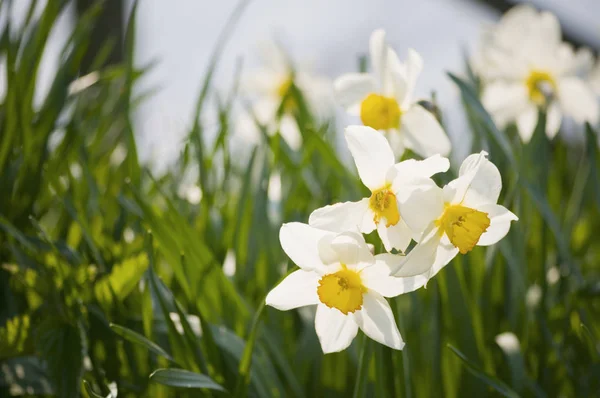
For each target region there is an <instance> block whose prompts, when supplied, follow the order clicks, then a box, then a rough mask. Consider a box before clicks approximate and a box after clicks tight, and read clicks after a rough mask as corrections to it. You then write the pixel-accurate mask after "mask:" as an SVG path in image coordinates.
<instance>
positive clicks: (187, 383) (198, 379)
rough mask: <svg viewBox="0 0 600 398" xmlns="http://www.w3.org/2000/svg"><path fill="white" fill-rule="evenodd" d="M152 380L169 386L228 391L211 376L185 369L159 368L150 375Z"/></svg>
mask: <svg viewBox="0 0 600 398" xmlns="http://www.w3.org/2000/svg"><path fill="white" fill-rule="evenodd" d="M150 380H152V381H154V382H156V383H160V384H164V385H165V386H169V387H180V388H206V389H209V390H216V391H222V392H227V390H226V389H225V388H223V387H222V386H221V385H219V384H217V383H216V382H215V381H214V380H213V379H211V378H210V377H208V376H206V375H203V374H200V373H194V372H190V371H189V370H184V369H157V370H155V371H154V372H153V373H152V374H151V375H150Z"/></svg>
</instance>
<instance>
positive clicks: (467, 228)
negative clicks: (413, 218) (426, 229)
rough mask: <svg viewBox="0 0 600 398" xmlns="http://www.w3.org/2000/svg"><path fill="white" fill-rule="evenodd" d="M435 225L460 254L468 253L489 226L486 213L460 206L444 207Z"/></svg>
mask: <svg viewBox="0 0 600 398" xmlns="http://www.w3.org/2000/svg"><path fill="white" fill-rule="evenodd" d="M436 224H437V225H438V226H439V227H440V231H442V232H445V233H446V235H448V239H450V242H452V244H453V245H454V246H456V247H457V248H458V250H459V251H460V252H461V253H462V254H466V253H468V252H470V251H471V250H472V249H473V247H475V245H476V244H477V242H479V238H480V237H481V235H482V234H483V233H484V232H485V231H487V229H488V227H489V226H490V218H489V217H488V215H487V213H484V212H482V211H479V210H475V209H471V208H468V207H464V206H461V205H450V206H447V207H446V210H445V211H444V214H443V215H442V217H440V218H439V219H438V220H437V221H436Z"/></svg>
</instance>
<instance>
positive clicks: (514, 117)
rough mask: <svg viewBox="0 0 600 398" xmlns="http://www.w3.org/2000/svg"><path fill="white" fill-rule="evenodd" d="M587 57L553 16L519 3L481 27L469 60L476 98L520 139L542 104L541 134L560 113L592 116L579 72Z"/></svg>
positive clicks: (586, 68) (594, 107)
mask: <svg viewBox="0 0 600 398" xmlns="http://www.w3.org/2000/svg"><path fill="white" fill-rule="evenodd" d="M592 63H593V57H592V54H591V52H590V51H589V50H588V49H580V50H578V51H574V50H573V48H572V47H571V46H570V45H568V44H567V43H564V42H563V41H562V33H561V28H560V24H559V21H558V19H557V18H556V17H555V16H554V15H553V14H551V13H549V12H538V11H537V10H535V9H534V8H532V7H531V6H528V5H519V6H516V7H514V8H513V9H511V10H510V11H509V12H507V13H506V14H505V15H504V16H503V17H502V19H501V20H500V22H499V23H498V24H497V25H496V26H495V27H493V28H491V29H490V30H489V31H487V32H486V34H485V35H484V38H483V40H482V44H481V49H480V52H479V53H478V54H477V55H476V56H475V58H474V60H473V66H474V69H475V70H476V72H477V73H478V74H479V75H480V76H481V78H482V83H483V85H484V89H483V94H482V101H483V104H484V106H485V107H486V108H487V109H488V111H489V112H490V113H491V115H492V117H493V118H494V119H495V121H496V123H497V124H498V125H499V126H500V127H501V128H503V127H505V126H506V125H507V124H509V123H513V122H514V123H516V125H517V128H518V130H519V134H520V135H521V138H522V140H523V141H524V142H528V141H529V140H530V139H531V136H532V135H533V132H534V130H535V126H536V124H537V120H538V112H539V109H540V108H546V109H547V121H546V134H547V136H548V137H549V138H552V137H554V136H555V135H556V133H557V132H558V130H559V128H560V125H561V122H562V118H563V116H567V117H570V118H572V119H573V120H574V121H575V122H576V123H578V124H582V123H584V122H590V123H592V124H594V123H596V122H597V121H598V118H599V116H600V113H599V104H598V101H597V99H596V98H595V96H594V94H593V92H592V90H591V89H590V87H589V85H588V84H586V82H585V81H584V79H583V78H582V76H585V75H587V74H589V72H590V70H591V67H592Z"/></svg>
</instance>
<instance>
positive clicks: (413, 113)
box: [334, 30, 450, 157]
mask: <svg viewBox="0 0 600 398" xmlns="http://www.w3.org/2000/svg"><path fill="white" fill-rule="evenodd" d="M370 53H371V64H372V67H373V71H372V73H349V74H346V75H343V76H341V77H339V78H338V79H337V80H336V81H335V82H334V90H335V93H336V97H337V99H338V101H339V102H340V103H341V105H342V106H344V107H345V108H346V109H347V111H348V112H349V113H351V114H354V115H358V116H360V119H361V121H362V123H363V124H364V125H365V126H369V127H372V128H374V129H375V130H379V131H382V132H384V134H385V135H386V137H387V138H388V140H389V141H390V144H391V146H392V148H393V150H394V153H395V154H396V156H400V155H401V154H402V153H403V152H404V149H405V148H409V149H412V150H413V151H414V152H415V153H417V154H419V155H421V156H423V157H428V156H432V155H435V154H441V155H443V156H446V155H448V154H449V153H450V141H449V140H448V137H447V136H446V134H445V133H444V130H443V129H442V127H441V125H440V124H439V122H438V121H437V119H436V118H435V116H434V115H433V114H431V113H430V112H428V111H427V110H426V109H425V108H423V107H422V106H420V105H419V104H418V101H416V100H415V98H414V90H415V85H416V82H417V78H418V77H419V74H420V73H421V70H422V69H423V60H422V59H421V56H420V55H419V54H418V53H417V52H416V51H414V50H412V49H409V51H408V60H407V61H406V63H402V62H400V60H399V59H398V55H397V54H396V52H395V51H394V50H392V49H391V48H390V46H389V45H388V44H387V43H386V41H385V32H384V31H383V30H376V31H375V32H373V34H372V35H371V40H370Z"/></svg>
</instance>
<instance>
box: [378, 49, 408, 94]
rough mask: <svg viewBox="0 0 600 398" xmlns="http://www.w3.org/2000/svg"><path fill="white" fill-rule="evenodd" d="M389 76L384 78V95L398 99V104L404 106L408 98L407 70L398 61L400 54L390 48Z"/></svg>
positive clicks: (388, 55)
mask: <svg viewBox="0 0 600 398" xmlns="http://www.w3.org/2000/svg"><path fill="white" fill-rule="evenodd" d="M386 61H387V66H386V72H387V75H386V76H384V77H383V87H382V91H383V94H384V95H385V96H387V97H392V98H396V100H397V101H398V104H402V102H403V100H404V98H405V97H406V96H407V89H408V81H407V80H406V70H405V67H404V65H402V63H401V62H400V59H398V54H396V52H395V51H394V50H392V49H391V48H389V47H388V49H387V59H386Z"/></svg>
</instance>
